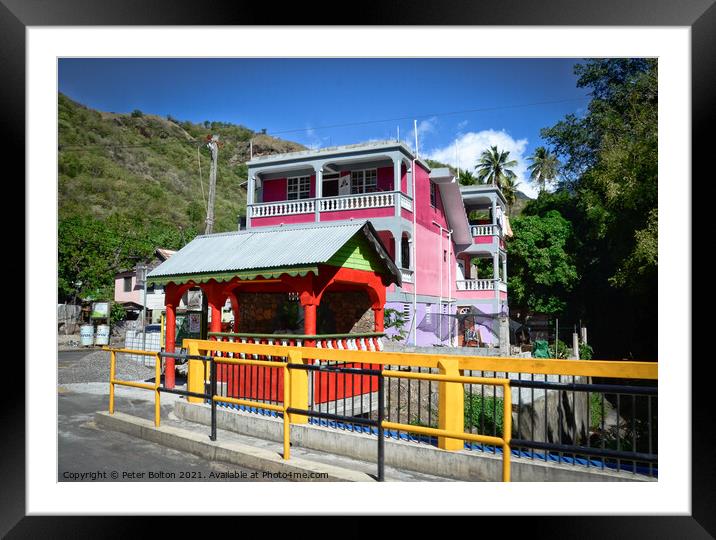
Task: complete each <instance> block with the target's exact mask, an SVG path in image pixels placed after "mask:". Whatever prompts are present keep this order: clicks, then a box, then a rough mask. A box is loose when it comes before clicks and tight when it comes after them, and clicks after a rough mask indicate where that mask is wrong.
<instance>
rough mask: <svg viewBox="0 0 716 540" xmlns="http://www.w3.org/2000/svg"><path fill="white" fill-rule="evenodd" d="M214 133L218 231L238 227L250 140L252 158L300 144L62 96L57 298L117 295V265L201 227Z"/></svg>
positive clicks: (179, 242)
mask: <svg viewBox="0 0 716 540" xmlns="http://www.w3.org/2000/svg"><path fill="white" fill-rule="evenodd" d="M212 134H214V135H218V136H219V141H220V144H221V146H220V149H219V159H218V170H217V182H216V192H217V197H216V205H215V211H214V213H215V222H214V232H223V231H229V230H236V229H237V226H238V220H239V217H240V216H241V215H242V214H244V213H245V211H246V206H245V202H246V186H245V184H244V185H242V183H243V182H245V181H246V178H247V171H246V165H245V162H246V161H247V160H248V159H249V152H250V150H249V140H250V139H251V140H252V141H253V152H254V155H255V156H256V155H261V154H270V153H277V152H290V151H297V150H303V149H305V148H304V147H303V146H301V145H299V144H296V143H293V142H290V141H284V140H281V139H276V138H273V137H270V136H268V135H265V134H257V133H255V132H254V131H252V130H250V129H249V128H246V127H244V126H240V125H235V124H229V123H225V122H210V121H206V122H203V123H198V124H197V123H192V122H187V121H180V120H177V119H175V118H172V117H171V116H168V117H167V118H164V117H161V116H156V115H150V114H144V113H143V112H142V111H139V110H135V111H133V112H132V113H130V114H116V113H111V112H101V111H96V110H93V109H90V108H88V107H85V106H84V105H81V104H79V103H77V102H75V101H73V100H72V99H70V98H68V97H67V96H65V95H63V94H59V96H58V136H59V148H58V214H59V223H58V231H59V246H58V253H59V290H58V295H59V297H60V298H59V301H62V300H65V299H77V298H78V297H82V298H88V297H97V298H102V297H104V298H107V297H109V298H111V297H112V293H111V287H112V285H113V282H112V278H113V275H114V273H115V272H117V271H120V270H124V269H126V268H131V267H133V266H134V265H135V264H136V263H137V262H139V261H140V260H142V259H145V258H149V257H150V256H151V254H152V252H153V251H154V249H155V248H157V247H165V248H169V249H178V248H180V247H181V246H183V245H184V244H186V243H187V242H189V241H190V240H191V239H192V238H193V237H194V236H196V235H197V234H200V233H203V232H204V220H205V218H206V202H205V200H206V199H205V197H206V196H208V178H209V167H210V153H209V150H208V148H207V147H206V145H205V144H204V143H205V142H206V140H207V137H208V136H210V135H212ZM200 167H201V171H200Z"/></svg>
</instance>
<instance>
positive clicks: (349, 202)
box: [318, 192, 399, 212]
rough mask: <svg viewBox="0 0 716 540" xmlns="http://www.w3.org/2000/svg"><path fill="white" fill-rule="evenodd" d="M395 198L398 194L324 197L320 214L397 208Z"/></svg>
mask: <svg viewBox="0 0 716 540" xmlns="http://www.w3.org/2000/svg"><path fill="white" fill-rule="evenodd" d="M398 194H399V192H398ZM395 196H396V192H388V193H385V192H382V193H363V194H360V195H344V196H338V197H324V198H322V199H319V200H318V210H319V211H320V212H338V211H341V210H363V209H366V208H385V207H387V206H395Z"/></svg>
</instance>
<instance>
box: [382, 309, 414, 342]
mask: <svg viewBox="0 0 716 540" xmlns="http://www.w3.org/2000/svg"><path fill="white" fill-rule="evenodd" d="M383 317H384V319H383V327H384V328H385V329H386V330H387V329H388V328H394V329H395V331H396V332H397V333H396V334H395V335H393V336H390V339H392V340H393V341H402V340H404V339H405V338H406V337H407V335H408V332H407V330H405V316H404V315H403V313H402V312H401V311H398V310H397V309H391V308H385V311H384V313H383Z"/></svg>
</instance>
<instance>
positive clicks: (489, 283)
mask: <svg viewBox="0 0 716 540" xmlns="http://www.w3.org/2000/svg"><path fill="white" fill-rule="evenodd" d="M495 283H497V288H498V290H500V291H503V292H507V283H505V282H504V281H502V280H501V279H497V280H495V279H463V280H458V281H456V282H455V284H456V287H457V290H458V291H494V290H495Z"/></svg>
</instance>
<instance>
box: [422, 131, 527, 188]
mask: <svg viewBox="0 0 716 540" xmlns="http://www.w3.org/2000/svg"><path fill="white" fill-rule="evenodd" d="M456 145H457V148H456ZM491 146H497V148H498V149H499V150H508V151H509V152H510V158H511V159H514V160H517V166H516V167H514V168H513V169H512V170H513V171H514V172H515V174H516V175H517V181H518V182H520V184H519V185H518V186H517V189H519V190H520V191H521V192H522V193H524V194H525V195H527V196H528V197H533V198H534V197H537V189H536V187H535V186H534V185H533V184H531V183H530V181H529V174H528V171H527V167H528V165H529V163H530V162H529V161H528V160H527V155H526V154H525V150H526V149H527V139H517V140H515V139H513V138H512V137H511V136H510V135H509V134H508V133H507V132H506V131H504V130H502V131H496V130H494V129H485V130H483V131H477V132H474V131H472V132H468V133H462V134H460V136H459V137H458V138H457V143H453V144H451V145H449V146H446V147H443V148H435V149H433V150H430V151H429V152H426V155H427V157H428V158H430V159H434V160H436V161H440V162H442V163H447V164H448V165H452V166H453V167H458V166H459V167H460V170H469V171H470V172H472V173H474V172H475V164H476V163H477V162H478V160H479V159H480V154H482V152H483V151H484V150H488V149H489V148H490V147H491Z"/></svg>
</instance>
